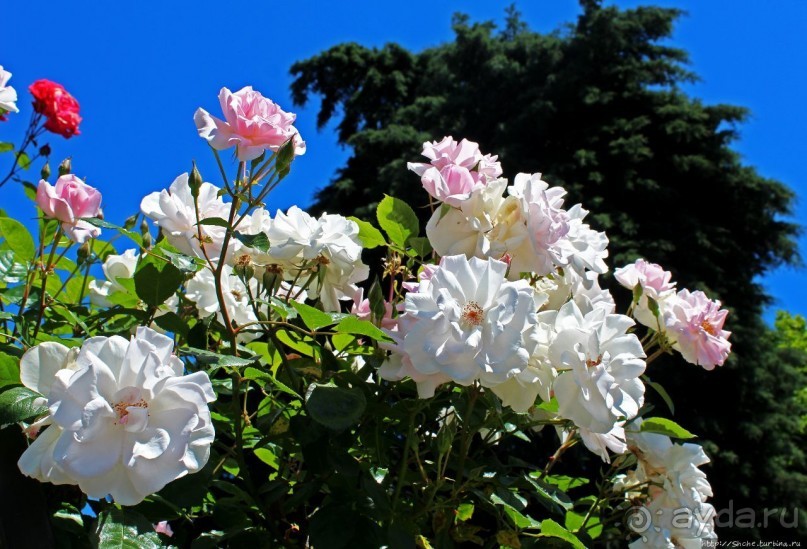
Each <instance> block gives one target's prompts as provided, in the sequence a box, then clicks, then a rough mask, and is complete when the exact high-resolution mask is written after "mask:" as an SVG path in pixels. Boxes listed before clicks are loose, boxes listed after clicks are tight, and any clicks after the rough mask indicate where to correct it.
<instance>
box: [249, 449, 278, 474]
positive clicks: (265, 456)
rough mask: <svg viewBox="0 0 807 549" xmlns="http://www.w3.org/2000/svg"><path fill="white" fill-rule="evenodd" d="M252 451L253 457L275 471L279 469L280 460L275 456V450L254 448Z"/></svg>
mask: <svg viewBox="0 0 807 549" xmlns="http://www.w3.org/2000/svg"><path fill="white" fill-rule="evenodd" d="M253 451H254V452H255V457H257V458H258V459H259V460H261V461H262V462H264V463H265V464H266V465H268V466H269V467H271V468H272V469H274V470H275V471H278V470H280V460H279V459H278V458H277V454H275V452H273V451H272V450H270V449H269V448H255V450H253Z"/></svg>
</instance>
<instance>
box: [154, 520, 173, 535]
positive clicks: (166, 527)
mask: <svg viewBox="0 0 807 549" xmlns="http://www.w3.org/2000/svg"><path fill="white" fill-rule="evenodd" d="M154 531H155V532H157V533H158V534H164V535H166V536H168V537H169V538H170V537H171V536H173V535H174V531H173V530H172V529H171V525H170V524H168V521H167V520H161V521H160V522H158V523H157V524H155V525H154Z"/></svg>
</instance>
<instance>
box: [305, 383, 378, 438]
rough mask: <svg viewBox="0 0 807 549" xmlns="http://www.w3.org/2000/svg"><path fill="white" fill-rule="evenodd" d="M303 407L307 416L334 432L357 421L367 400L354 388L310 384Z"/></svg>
mask: <svg viewBox="0 0 807 549" xmlns="http://www.w3.org/2000/svg"><path fill="white" fill-rule="evenodd" d="M305 407H306V410H308V415H309V416H311V419H313V420H314V421H316V422H317V423H319V424H321V425H324V426H325V427H328V428H329V429H333V430H334V431H342V430H344V429H347V428H348V427H350V426H351V425H353V424H355V423H356V422H357V421H358V420H359V418H360V417H361V415H362V414H363V413H364V409H365V408H366V407H367V399H366V398H365V397H364V393H363V392H362V391H361V390H360V389H357V388H355V387H354V388H352V389H346V388H344V387H337V386H335V385H321V384H319V383H312V384H311V386H310V387H309V388H308V391H307V393H306V397H305Z"/></svg>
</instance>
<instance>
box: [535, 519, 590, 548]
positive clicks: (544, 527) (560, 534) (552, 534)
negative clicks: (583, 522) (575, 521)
mask: <svg viewBox="0 0 807 549" xmlns="http://www.w3.org/2000/svg"><path fill="white" fill-rule="evenodd" d="M541 536H543V537H549V538H558V539H562V540H563V541H566V542H568V543H569V545H571V546H572V547H574V548H575V549H586V546H585V545H583V543H582V542H581V541H580V540H579V539H578V538H577V536H575V535H574V534H572V533H571V532H569V531H568V530H567V529H566V528H564V527H563V526H561V525H560V524H558V523H557V522H555V521H554V520H552V519H546V520H544V521H542V522H541Z"/></svg>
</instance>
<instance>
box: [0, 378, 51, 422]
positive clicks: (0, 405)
mask: <svg viewBox="0 0 807 549" xmlns="http://www.w3.org/2000/svg"><path fill="white" fill-rule="evenodd" d="M37 399H39V402H37ZM47 411H48V409H47V407H46V406H45V405H44V401H43V397H42V395H40V394H39V393H37V392H36V391H32V390H31V389H29V388H27V387H12V388H11V389H8V390H6V391H3V392H2V393H0V427H5V426H6V425H11V424H12V423H18V422H20V421H25V420H26V419H31V418H33V417H36V416H40V415H42V414H44V413H45V412H47Z"/></svg>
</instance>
